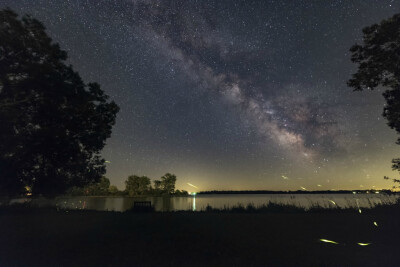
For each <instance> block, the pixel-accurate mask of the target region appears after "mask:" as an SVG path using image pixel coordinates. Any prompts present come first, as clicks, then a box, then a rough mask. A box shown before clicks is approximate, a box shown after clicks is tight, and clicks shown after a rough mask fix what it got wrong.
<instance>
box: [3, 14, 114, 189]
mask: <svg viewBox="0 0 400 267" xmlns="http://www.w3.org/2000/svg"><path fill="white" fill-rule="evenodd" d="M66 59H67V53H66V52H65V51H63V50H61V49H60V47H59V45H58V44H55V43H53V42H52V40H51V38H50V37H49V36H48V35H47V34H46V32H45V27H44V26H43V24H42V23H40V22H39V21H38V20H36V19H34V18H32V17H30V16H24V17H22V18H21V19H20V18H19V17H18V15H17V14H16V13H14V12H13V11H12V10H10V9H4V10H0V194H2V195H9V196H12V195H18V194H21V193H23V192H24V191H25V190H26V189H27V188H29V190H31V191H32V193H33V194H34V195H38V194H42V195H56V194H59V193H63V192H65V190H66V189H68V188H70V187H72V186H84V185H87V184H90V183H94V182H97V181H98V180H99V179H100V177H101V176H102V175H103V174H104V173H105V161H104V159H102V158H101V156H100V151H101V150H102V148H103V147H104V145H105V141H106V139H107V138H109V137H110V135H111V130H112V126H113V125H114V123H115V117H116V114H117V112H118V110H119V107H118V106H117V105H116V104H115V103H114V102H113V101H109V100H108V96H107V95H105V94H104V92H103V91H102V90H101V89H100V86H99V85H98V84H97V83H88V84H85V83H84V82H83V81H82V79H81V77H80V76H79V74H78V73H77V72H75V71H74V70H73V68H72V66H71V65H67V64H66Z"/></svg>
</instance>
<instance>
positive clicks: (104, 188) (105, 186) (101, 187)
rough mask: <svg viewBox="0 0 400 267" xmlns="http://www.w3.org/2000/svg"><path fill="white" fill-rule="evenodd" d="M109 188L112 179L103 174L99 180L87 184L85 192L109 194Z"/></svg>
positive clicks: (94, 194)
mask: <svg viewBox="0 0 400 267" xmlns="http://www.w3.org/2000/svg"><path fill="white" fill-rule="evenodd" d="M109 188H110V180H109V179H108V178H106V177H104V176H103V177H101V178H100V181H99V182H97V183H93V184H90V185H88V186H85V187H84V188H83V194H84V195H87V196H107V195H109V193H110V192H109Z"/></svg>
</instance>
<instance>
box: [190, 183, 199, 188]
mask: <svg viewBox="0 0 400 267" xmlns="http://www.w3.org/2000/svg"><path fill="white" fill-rule="evenodd" d="M187 184H188V185H190V186H192V187H194V188H197V189H199V188H198V187H197V186H195V185H192V184H191V183H187Z"/></svg>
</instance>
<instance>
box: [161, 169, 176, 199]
mask: <svg viewBox="0 0 400 267" xmlns="http://www.w3.org/2000/svg"><path fill="white" fill-rule="evenodd" d="M175 182H176V176H175V175H174V174H170V173H166V174H165V175H164V176H162V177H161V188H162V190H163V191H164V192H165V193H166V194H169V195H172V194H173V193H174V191H175Z"/></svg>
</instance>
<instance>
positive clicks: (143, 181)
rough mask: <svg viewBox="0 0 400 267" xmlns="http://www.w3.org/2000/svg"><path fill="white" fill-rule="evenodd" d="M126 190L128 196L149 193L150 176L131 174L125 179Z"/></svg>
mask: <svg viewBox="0 0 400 267" xmlns="http://www.w3.org/2000/svg"><path fill="white" fill-rule="evenodd" d="M125 185H126V189H125V190H126V191H127V192H128V194H129V195H130V196H138V195H145V194H147V193H149V191H150V189H151V187H150V185H151V183H150V178H148V177H146V176H137V175H131V176H129V177H128V180H126V181H125Z"/></svg>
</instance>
